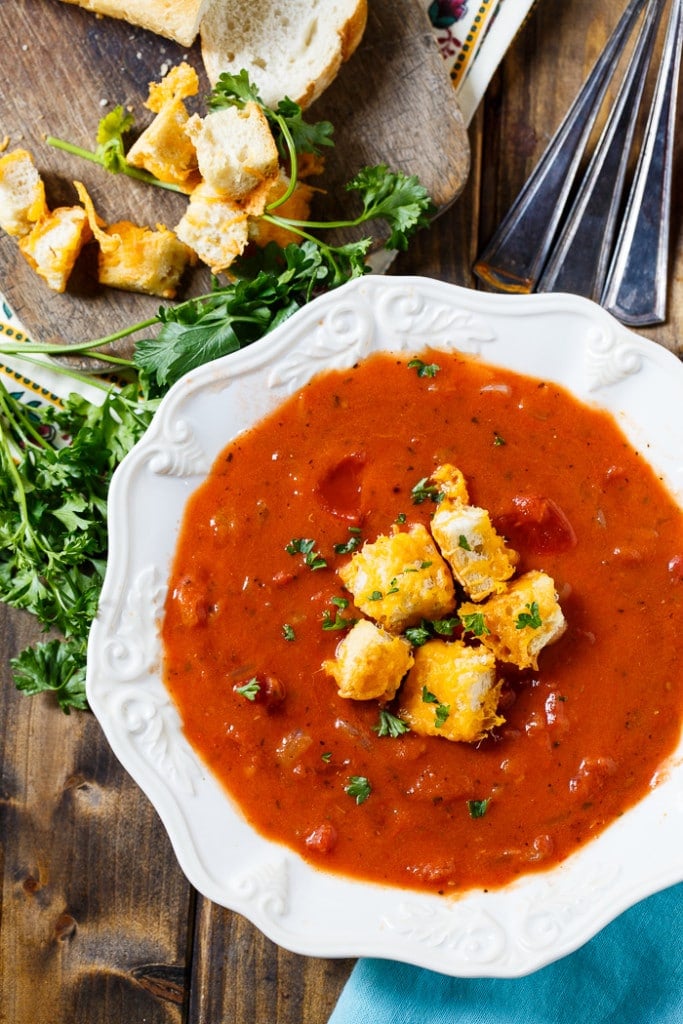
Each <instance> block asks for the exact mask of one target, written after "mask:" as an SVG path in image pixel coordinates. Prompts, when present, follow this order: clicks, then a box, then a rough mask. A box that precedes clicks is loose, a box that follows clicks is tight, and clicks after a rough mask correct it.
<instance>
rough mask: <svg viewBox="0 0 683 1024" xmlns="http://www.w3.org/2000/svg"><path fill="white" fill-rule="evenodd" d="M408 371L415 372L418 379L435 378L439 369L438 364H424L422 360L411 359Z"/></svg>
mask: <svg viewBox="0 0 683 1024" xmlns="http://www.w3.org/2000/svg"><path fill="white" fill-rule="evenodd" d="M408 369H409V370H417V375H418V377H436V375H437V373H438V372H439V370H440V369H441V367H440V366H439V364H438V363H425V362H424V360H422V359H411V360H410V362H409V363H408Z"/></svg>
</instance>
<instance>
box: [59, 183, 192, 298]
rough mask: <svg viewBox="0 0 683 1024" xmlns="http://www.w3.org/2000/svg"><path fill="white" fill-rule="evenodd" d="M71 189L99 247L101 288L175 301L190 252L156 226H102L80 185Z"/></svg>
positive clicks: (81, 184)
mask: <svg viewBox="0 0 683 1024" xmlns="http://www.w3.org/2000/svg"><path fill="white" fill-rule="evenodd" d="M74 185H75V187H76V191H77V192H78V197H79V199H80V200H81V202H82V203H83V206H84V207H85V212H86V215H87V217H88V223H89V224H90V229H91V231H92V233H93V235H94V237H95V239H96V241H97V243H98V245H99V252H98V257H97V279H98V281H99V282H100V284H103V285H108V286H109V287H111V288H120V289H122V290H123V291H129V292H142V293H143V294H146V295H158V296H159V297H160V298H162V299H173V298H175V295H176V291H177V288H178V284H179V283H180V278H181V277H182V275H183V272H184V271H185V268H186V267H187V265H188V264H189V263H192V262H194V261H195V255H194V253H193V252H192V250H191V249H190V248H188V246H186V245H185V244H184V243H183V242H181V241H180V240H179V239H178V238H177V237H176V236H175V235H174V234H173V232H172V231H169V230H168V228H167V227H164V225H163V224H157V229H156V231H152V230H151V228H147V227H140V226H138V225H137V224H133V223H132V222H131V221H128V220H121V221H116V223H114V224H109V225H107V224H105V222H104V221H103V220H102V218H101V217H98V215H97V213H96V211H95V206H94V204H93V201H92V199H91V198H90V196H89V194H88V192H87V190H86V188H85V186H84V185H83V183H82V182H80V181H75V182H74Z"/></svg>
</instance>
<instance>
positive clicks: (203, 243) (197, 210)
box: [175, 183, 249, 274]
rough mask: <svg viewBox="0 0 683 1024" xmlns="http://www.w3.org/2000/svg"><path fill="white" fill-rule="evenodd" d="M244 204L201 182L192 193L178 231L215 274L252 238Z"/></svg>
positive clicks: (241, 250)
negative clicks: (241, 204)
mask: <svg viewBox="0 0 683 1024" xmlns="http://www.w3.org/2000/svg"><path fill="white" fill-rule="evenodd" d="M247 216H248V215H247V212H246V210H245V209H244V207H242V206H240V204H239V203H236V202H233V200H231V199H228V198H226V196H224V195H223V194H222V193H217V192H215V191H214V190H213V189H212V188H211V187H210V186H209V185H207V184H206V183H202V184H201V185H199V186H198V187H197V188H196V189H195V190H194V192H193V193H192V194H191V196H190V201H189V203H188V205H187V210H186V211H185V213H184V215H183V217H182V219H181V220H180V221H179V222H178V224H177V225H176V228H175V233H176V235H177V236H178V238H179V239H180V240H181V242H184V243H185V244H186V245H188V246H189V247H190V249H192V250H193V252H195V253H196V254H197V256H198V257H199V259H200V260H202V262H204V263H206V264H207V266H209V267H210V268H211V270H212V272H213V273H214V274H218V273H220V272H221V271H222V270H226V269H227V268H228V267H229V266H230V264H231V263H232V262H233V261H234V260H235V259H236V258H237V256H239V255H240V253H242V252H243V251H244V249H245V247H246V245H247V242H248V240H249V234H248V224H247Z"/></svg>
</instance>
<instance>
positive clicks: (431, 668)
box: [398, 640, 505, 743]
mask: <svg viewBox="0 0 683 1024" xmlns="http://www.w3.org/2000/svg"><path fill="white" fill-rule="evenodd" d="M495 664H496V662H495V658H494V656H493V654H492V653H491V652H490V651H487V650H486V648H484V647H481V646H478V647H468V646H467V645H466V644H464V643H463V642H462V641H460V640H456V641H454V642H453V643H449V642H446V641H444V640H429V641H428V642H427V643H426V644H424V645H423V646H422V647H418V648H417V649H416V650H415V662H414V665H413V667H412V668H411V670H410V672H409V673H408V676H407V678H406V681H405V683H404V684H403V688H402V690H401V692H400V694H399V708H398V715H399V717H400V718H402V719H403V721H404V722H407V723H408V725H409V726H410V728H411V729H412V730H413V732H417V733H419V734H420V735H421V736H443V737H444V739H447V740H454V741H456V742H462V743H477V742H478V741H479V740H481V739H483V738H484V736H486V734H487V733H489V732H490V731H491V729H493V728H495V726H497V725H502V723H503V722H504V721H505V719H504V718H503V717H502V716H501V715H499V714H498V713H497V710H496V708H497V706H498V697H499V694H500V688H501V685H502V684H501V683H500V682H496V672H495Z"/></svg>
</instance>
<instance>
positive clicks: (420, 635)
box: [405, 626, 432, 647]
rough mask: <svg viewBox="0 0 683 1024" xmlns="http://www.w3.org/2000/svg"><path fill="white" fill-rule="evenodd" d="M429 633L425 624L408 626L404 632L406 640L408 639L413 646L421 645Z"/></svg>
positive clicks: (426, 639)
mask: <svg viewBox="0 0 683 1024" xmlns="http://www.w3.org/2000/svg"><path fill="white" fill-rule="evenodd" d="M431 635H432V634H431V633H430V632H429V629H428V628H427V627H426V626H410V627H409V628H408V629H407V630H406V632H405V636H406V640H409V641H410V643H411V644H412V645H413V647H422V645H423V644H426V643H427V641H428V640H429V638H430V637H431Z"/></svg>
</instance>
